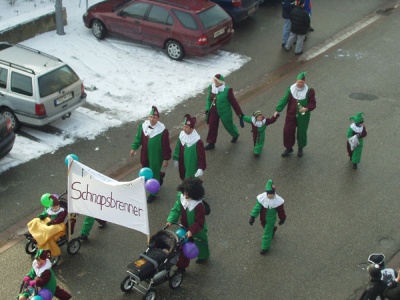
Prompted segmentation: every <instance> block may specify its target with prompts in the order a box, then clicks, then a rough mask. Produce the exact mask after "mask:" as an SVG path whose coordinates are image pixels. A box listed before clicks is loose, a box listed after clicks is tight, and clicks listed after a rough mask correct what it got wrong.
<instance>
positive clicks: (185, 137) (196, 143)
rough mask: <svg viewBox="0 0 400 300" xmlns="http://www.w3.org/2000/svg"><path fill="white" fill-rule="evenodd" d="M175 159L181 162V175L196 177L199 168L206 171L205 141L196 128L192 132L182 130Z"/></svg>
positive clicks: (175, 151)
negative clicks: (187, 132)
mask: <svg viewBox="0 0 400 300" xmlns="http://www.w3.org/2000/svg"><path fill="white" fill-rule="evenodd" d="M173 160H175V161H178V162H179V176H180V178H181V179H182V180H183V179H185V178H189V177H194V176H195V174H196V172H197V170H199V169H201V170H202V171H204V170H205V169H206V167H207V163H206V152H205V150H204V143H203V141H202V140H201V139H200V135H199V134H198V133H197V131H196V129H193V132H192V133H191V134H186V133H185V132H184V131H182V132H181V133H180V135H179V138H178V141H177V143H176V146H175V150H174V154H173Z"/></svg>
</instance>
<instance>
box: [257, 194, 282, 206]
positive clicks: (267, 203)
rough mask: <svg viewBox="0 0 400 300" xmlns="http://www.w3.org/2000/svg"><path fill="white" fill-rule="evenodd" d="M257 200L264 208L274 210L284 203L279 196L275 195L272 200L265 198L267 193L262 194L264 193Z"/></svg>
mask: <svg viewBox="0 0 400 300" xmlns="http://www.w3.org/2000/svg"><path fill="white" fill-rule="evenodd" d="M257 200H258V202H260V204H261V205H262V206H264V207H265V208H276V207H278V206H280V205H282V204H283V203H284V202H285V200H283V198H282V197H281V196H279V195H278V194H275V197H274V198H272V199H269V198H268V197H267V192H264V193H262V194H260V195H258V196H257Z"/></svg>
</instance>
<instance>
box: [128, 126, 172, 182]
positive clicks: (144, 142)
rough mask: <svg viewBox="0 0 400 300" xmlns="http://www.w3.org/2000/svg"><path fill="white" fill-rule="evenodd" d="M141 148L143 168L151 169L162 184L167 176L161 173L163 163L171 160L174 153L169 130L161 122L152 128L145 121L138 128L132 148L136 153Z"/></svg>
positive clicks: (154, 176)
mask: <svg viewBox="0 0 400 300" xmlns="http://www.w3.org/2000/svg"><path fill="white" fill-rule="evenodd" d="M140 146H141V147H142V149H141V152H140V162H141V164H142V166H143V167H148V168H150V169H151V170H152V171H153V178H154V179H157V180H158V182H160V184H161V183H162V181H161V179H162V178H164V176H165V173H164V172H161V168H162V164H163V161H164V160H167V161H168V160H170V159H171V152H172V151H171V147H170V144H169V132H168V129H166V128H165V126H164V124H162V123H161V122H157V124H156V125H155V126H151V124H150V121H149V120H146V121H144V122H143V123H142V124H141V125H140V126H139V128H138V131H137V134H136V137H135V140H134V142H133V143H132V146H131V148H132V150H134V151H136V150H137V149H139V147H140Z"/></svg>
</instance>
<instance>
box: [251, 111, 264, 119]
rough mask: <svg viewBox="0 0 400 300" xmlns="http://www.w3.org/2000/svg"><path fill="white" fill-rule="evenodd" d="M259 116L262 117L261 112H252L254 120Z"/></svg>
mask: <svg viewBox="0 0 400 300" xmlns="http://www.w3.org/2000/svg"><path fill="white" fill-rule="evenodd" d="M259 115H262V113H261V110H256V111H255V112H253V116H254V118H256V119H257V117H258V116H259Z"/></svg>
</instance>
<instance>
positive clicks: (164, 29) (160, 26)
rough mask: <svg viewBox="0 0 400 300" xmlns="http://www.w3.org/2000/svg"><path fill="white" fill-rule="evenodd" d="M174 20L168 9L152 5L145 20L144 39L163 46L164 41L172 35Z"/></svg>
mask: <svg viewBox="0 0 400 300" xmlns="http://www.w3.org/2000/svg"><path fill="white" fill-rule="evenodd" d="M173 25H174V20H173V18H172V16H171V14H170V13H169V11H168V10H167V9H165V8H164V7H161V6H158V5H152V6H151V8H150V11H149V13H148V15H147V17H146V20H145V21H144V22H143V26H142V40H143V41H144V42H146V43H148V44H152V45H156V46H160V47H163V46H164V42H165V41H166V40H167V39H168V38H169V37H171V33H172V27H173Z"/></svg>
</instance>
